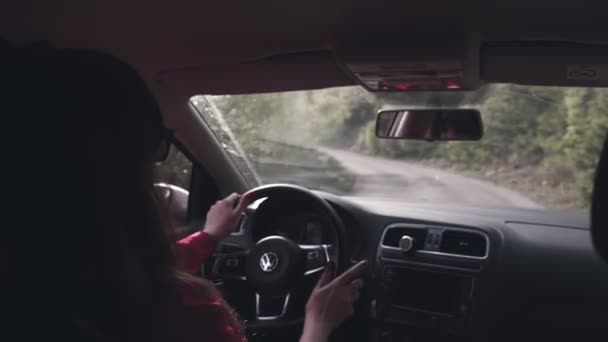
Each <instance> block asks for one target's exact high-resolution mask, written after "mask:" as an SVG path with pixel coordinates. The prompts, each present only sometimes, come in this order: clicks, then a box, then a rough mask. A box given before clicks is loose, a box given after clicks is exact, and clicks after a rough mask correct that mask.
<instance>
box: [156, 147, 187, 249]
mask: <svg viewBox="0 0 608 342" xmlns="http://www.w3.org/2000/svg"><path fill="white" fill-rule="evenodd" d="M155 171H156V184H155V185H156V189H157V190H158V191H159V193H160V195H161V197H162V198H163V199H164V200H165V201H166V203H167V214H168V215H169V220H170V222H171V225H172V226H173V228H174V229H175V232H176V233H177V237H178V238H179V237H183V236H185V235H187V231H186V225H187V221H188V197H189V195H190V194H189V189H190V179H191V177H192V162H191V161H190V160H189V159H188V158H187V157H186V156H185V155H184V154H183V153H182V152H180V151H179V150H178V149H177V148H175V147H174V146H171V150H170V151H169V154H168V156H167V158H166V159H165V160H164V161H162V162H160V163H157V164H156V170H155Z"/></svg>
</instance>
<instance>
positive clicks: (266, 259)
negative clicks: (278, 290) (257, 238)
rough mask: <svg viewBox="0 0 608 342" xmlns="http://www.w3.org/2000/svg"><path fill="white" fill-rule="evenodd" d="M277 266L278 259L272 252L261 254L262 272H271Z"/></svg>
mask: <svg viewBox="0 0 608 342" xmlns="http://www.w3.org/2000/svg"><path fill="white" fill-rule="evenodd" d="M277 265H279V257H278V256H277V254H276V253H274V252H267V253H264V254H262V257H261V258H260V268H261V269H262V271H264V272H272V271H274V269H275V268H277Z"/></svg>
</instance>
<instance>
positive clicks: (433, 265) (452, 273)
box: [372, 223, 492, 334]
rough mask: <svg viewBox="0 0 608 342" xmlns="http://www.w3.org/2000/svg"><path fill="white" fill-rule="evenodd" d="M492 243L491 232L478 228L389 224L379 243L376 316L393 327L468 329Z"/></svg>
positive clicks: (373, 310) (387, 330)
mask: <svg viewBox="0 0 608 342" xmlns="http://www.w3.org/2000/svg"><path fill="white" fill-rule="evenodd" d="M491 247H492V246H491V242H490V239H489V237H488V235H487V234H486V233H483V232H481V231H478V230H475V229H467V228H461V227H451V226H440V225H419V224H401V223H397V224H391V225H389V226H388V227H386V228H385V229H384V232H383V234H382V237H381V240H380V244H379V246H378V252H377V261H378V268H377V274H376V275H375V276H376V279H377V280H378V281H377V282H376V283H377V284H378V285H377V288H376V289H375V293H374V299H373V301H372V316H373V317H374V318H376V319H377V320H379V321H380V322H382V323H390V324H393V325H395V324H396V325H414V326H420V327H427V328H432V329H440V330H444V331H446V332H456V333H457V332H459V331H460V330H464V328H465V326H466V321H467V318H468V313H469V311H470V309H471V305H472V303H473V299H474V296H475V282H476V278H477V276H478V275H479V273H480V272H482V271H483V269H484V266H485V265H486V262H487V261H488V257H489V255H490V248H491ZM381 329H382V331H381V333H382V334H390V332H391V330H390V329H391V328H389V327H383V328H381Z"/></svg>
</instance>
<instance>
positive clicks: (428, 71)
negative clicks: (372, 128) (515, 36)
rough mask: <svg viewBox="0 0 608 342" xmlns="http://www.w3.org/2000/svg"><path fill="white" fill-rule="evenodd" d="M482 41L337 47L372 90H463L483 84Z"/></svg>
mask: <svg viewBox="0 0 608 342" xmlns="http://www.w3.org/2000/svg"><path fill="white" fill-rule="evenodd" d="M478 46H479V43H478V42H475V41H466V40H454V41H450V42H443V43H442V44H433V45H426V46H420V45H417V46H415V47H410V48H407V47H376V48H366V49H337V51H336V55H337V57H338V60H339V61H340V63H341V64H342V66H343V68H344V69H345V71H346V72H347V73H348V74H349V75H350V76H351V77H352V78H353V79H354V80H355V81H356V82H357V83H359V84H360V85H362V86H363V87H365V88H366V89H367V90H369V91H372V92H387V91H388V92H391V91H395V92H409V91H462V90H470V89H474V88H476V87H477V86H478V85H479V84H478V83H479V82H478V80H479V60H478V57H479V48H478Z"/></svg>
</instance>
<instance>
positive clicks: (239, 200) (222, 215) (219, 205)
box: [203, 193, 251, 240]
mask: <svg viewBox="0 0 608 342" xmlns="http://www.w3.org/2000/svg"><path fill="white" fill-rule="evenodd" d="M250 202H251V201H250V200H249V197H248V196H247V195H243V196H240V195H239V194H236V193H233V194H231V195H229V196H228V197H226V198H224V199H222V200H219V201H217V202H215V204H214V205H213V206H211V209H209V212H208V213H207V219H206V221H205V228H204V229H203V231H204V232H206V233H207V234H209V235H211V236H213V237H214V238H216V239H218V240H221V239H223V238H225V237H226V236H228V235H230V233H233V232H234V231H236V229H237V226H238V224H239V221H240V220H241V216H242V214H243V212H244V211H245V209H247V206H248V205H249V204H251V203H250Z"/></svg>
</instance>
